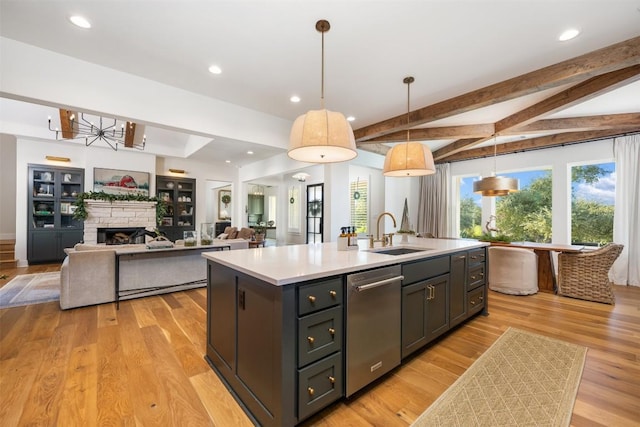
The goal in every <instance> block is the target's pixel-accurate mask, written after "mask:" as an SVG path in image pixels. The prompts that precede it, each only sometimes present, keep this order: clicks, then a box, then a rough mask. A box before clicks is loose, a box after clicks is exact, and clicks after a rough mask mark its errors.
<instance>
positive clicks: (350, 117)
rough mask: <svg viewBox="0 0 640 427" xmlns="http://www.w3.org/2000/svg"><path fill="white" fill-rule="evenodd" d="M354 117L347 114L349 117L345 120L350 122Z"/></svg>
mask: <svg viewBox="0 0 640 427" xmlns="http://www.w3.org/2000/svg"><path fill="white" fill-rule="evenodd" d="M355 119H356V118H355V117H353V116H349V117H347V121H349V122H352V121H354V120H355Z"/></svg>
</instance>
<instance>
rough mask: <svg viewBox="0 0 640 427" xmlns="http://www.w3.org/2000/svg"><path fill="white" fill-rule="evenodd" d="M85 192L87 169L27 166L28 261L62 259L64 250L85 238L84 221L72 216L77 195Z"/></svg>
mask: <svg viewBox="0 0 640 427" xmlns="http://www.w3.org/2000/svg"><path fill="white" fill-rule="evenodd" d="M83 191H84V169H77V168H65V167H54V166H49V165H34V164H30V165H28V195H29V197H28V202H27V215H28V216H29V218H28V220H27V260H28V262H29V264H37V263H43V262H59V261H62V260H63V259H64V257H65V253H64V249H65V248H71V247H73V246H74V245H75V244H76V243H78V242H81V241H82V238H83V233H84V231H83V229H84V227H83V221H82V220H78V219H75V218H73V211H74V206H73V202H75V199H76V196H77V195H78V194H80V193H82V192H83Z"/></svg>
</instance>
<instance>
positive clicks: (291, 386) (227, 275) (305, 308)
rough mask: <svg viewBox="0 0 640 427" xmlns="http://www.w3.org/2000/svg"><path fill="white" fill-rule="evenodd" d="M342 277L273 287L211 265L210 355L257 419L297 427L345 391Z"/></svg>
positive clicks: (219, 266)
mask: <svg viewBox="0 0 640 427" xmlns="http://www.w3.org/2000/svg"><path fill="white" fill-rule="evenodd" d="M343 294H344V286H343V278H342V276H338V277H333V278H328V279H324V280H317V281H312V282H303V283H301V284H293V285H289V286H273V285H271V284H268V283H265V282H263V281H261V280H259V279H256V278H254V277H252V276H248V275H246V274H243V273H241V272H238V271H235V270H232V269H230V268H228V267H225V266H222V265H220V264H217V263H213V262H208V292H207V306H208V310H207V324H208V327H207V355H206V358H207V360H208V361H209V363H210V364H211V365H212V367H213V368H214V369H215V370H216V371H217V372H218V374H219V375H220V376H221V378H222V379H223V381H225V382H226V383H227V385H228V386H229V387H230V388H231V389H232V390H233V391H234V393H235V394H236V395H237V397H238V398H239V399H240V400H241V401H242V402H243V404H244V406H245V407H246V408H247V409H248V411H249V412H250V416H252V417H253V418H254V421H256V423H257V424H260V425H264V426H293V425H296V424H298V423H299V422H300V421H302V420H303V419H304V418H307V417H308V416H310V415H312V414H314V413H315V412H317V411H319V410H320V409H322V408H324V407H325V406H327V405H329V404H330V403H332V402H334V401H335V400H337V399H339V398H340V397H342V396H343V395H344V392H343V389H344V386H343V375H342V369H343V362H342V343H343V333H344V325H343V307H342V300H343Z"/></svg>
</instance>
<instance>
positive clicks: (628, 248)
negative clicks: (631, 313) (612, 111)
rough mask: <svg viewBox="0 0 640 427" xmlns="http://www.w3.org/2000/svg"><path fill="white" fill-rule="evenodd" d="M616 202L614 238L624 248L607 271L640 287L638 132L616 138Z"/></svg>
mask: <svg viewBox="0 0 640 427" xmlns="http://www.w3.org/2000/svg"><path fill="white" fill-rule="evenodd" d="M613 151H614V155H615V160H616V205H615V211H614V215H613V241H614V242H616V243H619V244H622V245H624V250H623V251H622V253H621V254H620V257H618V259H617V260H616V262H615V263H614V264H613V267H612V268H611V271H610V272H609V279H610V280H611V281H612V282H613V283H615V284H618V285H632V286H640V135H630V136H625V137H621V138H615V139H614V141H613Z"/></svg>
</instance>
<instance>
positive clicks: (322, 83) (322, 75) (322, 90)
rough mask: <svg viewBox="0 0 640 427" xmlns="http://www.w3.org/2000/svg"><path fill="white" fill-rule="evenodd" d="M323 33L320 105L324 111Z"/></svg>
mask: <svg viewBox="0 0 640 427" xmlns="http://www.w3.org/2000/svg"><path fill="white" fill-rule="evenodd" d="M321 32H322V70H321V72H320V105H321V107H322V109H323V110H324V33H325V31H321Z"/></svg>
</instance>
